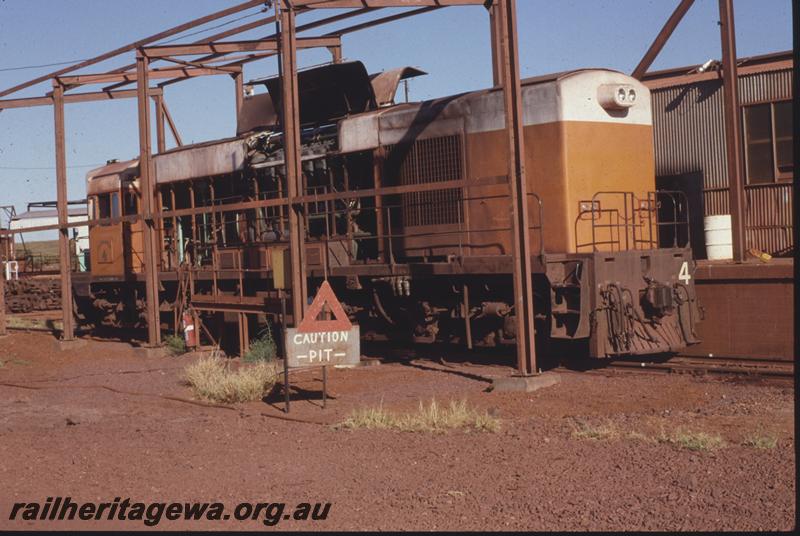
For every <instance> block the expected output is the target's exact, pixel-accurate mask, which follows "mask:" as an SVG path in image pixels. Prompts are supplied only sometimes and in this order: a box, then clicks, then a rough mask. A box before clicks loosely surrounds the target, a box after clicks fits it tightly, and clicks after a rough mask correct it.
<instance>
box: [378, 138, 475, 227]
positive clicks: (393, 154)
mask: <svg viewBox="0 0 800 536" xmlns="http://www.w3.org/2000/svg"><path fill="white" fill-rule="evenodd" d="M387 172H388V174H389V176H392V177H393V178H394V179H395V181H396V184H399V185H408V184H427V183H433V182H444V181H452V180H460V179H462V178H463V165H462V154H461V137H460V136H457V135H456V136H443V137H440V138H430V139H425V140H417V141H415V142H414V143H413V144H411V145H390V146H388V147H387ZM400 199H401V201H400V204H401V214H402V218H403V224H404V225H406V226H410V227H411V226H427V225H442V224H452V223H460V222H461V221H462V217H461V201H462V198H461V189H460V188H448V189H446V190H438V191H435V192H413V193H407V194H401V196H400Z"/></svg>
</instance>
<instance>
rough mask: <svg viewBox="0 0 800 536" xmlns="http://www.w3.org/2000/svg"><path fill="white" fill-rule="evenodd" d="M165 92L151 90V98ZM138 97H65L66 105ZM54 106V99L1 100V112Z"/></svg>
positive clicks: (102, 93)
mask: <svg viewBox="0 0 800 536" xmlns="http://www.w3.org/2000/svg"><path fill="white" fill-rule="evenodd" d="M162 93H163V91H162V90H161V88H150V96H151V97H155V96H158V95H161V94H162ZM135 97H136V90H134V89H129V90H122V91H96V92H91V93H75V94H73V95H64V103H65V104H70V103H75V102H94V101H103V100H116V99H132V98H135ZM51 104H53V97H30V98H25V99H6V100H0V110H8V109H11V108H30V107H33V106H50V105H51Z"/></svg>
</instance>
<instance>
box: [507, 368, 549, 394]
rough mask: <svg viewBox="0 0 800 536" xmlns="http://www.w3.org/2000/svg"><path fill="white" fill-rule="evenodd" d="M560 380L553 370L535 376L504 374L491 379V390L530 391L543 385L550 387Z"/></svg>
mask: <svg viewBox="0 0 800 536" xmlns="http://www.w3.org/2000/svg"><path fill="white" fill-rule="evenodd" d="M560 381H561V376H559V375H558V374H556V373H555V372H544V373H542V374H538V375H536V376H506V377H504V378H495V379H494V380H493V381H492V391H495V392H498V393H503V392H509V391H522V392H526V393H530V392H531V391H537V390H539V389H543V388H545V387H550V386H551V385H555V384H557V383H559V382H560Z"/></svg>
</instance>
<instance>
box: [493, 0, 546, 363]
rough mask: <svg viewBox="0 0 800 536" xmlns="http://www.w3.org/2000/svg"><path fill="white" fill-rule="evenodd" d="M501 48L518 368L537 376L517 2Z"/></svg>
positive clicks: (504, 8)
mask: <svg viewBox="0 0 800 536" xmlns="http://www.w3.org/2000/svg"><path fill="white" fill-rule="evenodd" d="M496 16H498V17H499V18H500V22H499V23H498V35H497V41H498V42H497V44H496V46H497V49H498V50H499V51H500V59H501V61H500V71H501V72H500V74H501V82H502V86H503V99H504V102H505V118H506V137H507V143H508V176H509V181H510V186H511V209H512V210H511V219H512V222H511V229H512V240H513V247H512V255H513V265H514V311H515V317H516V328H517V369H518V372H519V374H520V375H531V374H535V373H536V344H535V340H534V325H533V318H534V316H533V315H534V312H533V277H532V274H533V270H532V266H531V248H530V230H529V226H528V199H527V198H528V183H527V179H526V176H525V143H524V133H523V123H522V86H521V82H520V73H519V49H518V45H517V23H516V0H499V1H498V4H497V12H496Z"/></svg>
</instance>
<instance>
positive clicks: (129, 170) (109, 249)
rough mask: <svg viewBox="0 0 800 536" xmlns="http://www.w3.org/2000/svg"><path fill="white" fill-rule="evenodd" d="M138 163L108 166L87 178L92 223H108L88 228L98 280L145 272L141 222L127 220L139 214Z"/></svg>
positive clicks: (94, 271) (94, 171)
mask: <svg viewBox="0 0 800 536" xmlns="http://www.w3.org/2000/svg"><path fill="white" fill-rule="evenodd" d="M137 175H138V162H137V161H136V160H131V161H127V162H109V163H108V164H107V165H106V166H103V167H101V168H98V169H94V170H92V171H90V172H89V173H88V174H87V196H88V199H89V214H90V220H107V219H111V221H103V222H101V223H96V224H91V225H89V242H90V244H91V246H92V258H91V264H92V273H93V275H94V276H96V277H115V278H119V277H124V276H126V275H128V274H132V273H140V272H142V269H143V266H144V263H143V259H144V245H143V241H142V236H143V234H142V225H143V224H142V222H141V221H135V222H128V221H124V219H122V218H123V217H124V216H134V215H136V214H138V213H139V207H140V205H141V199H140V198H141V194H140V190H139V179H138V177H137Z"/></svg>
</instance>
